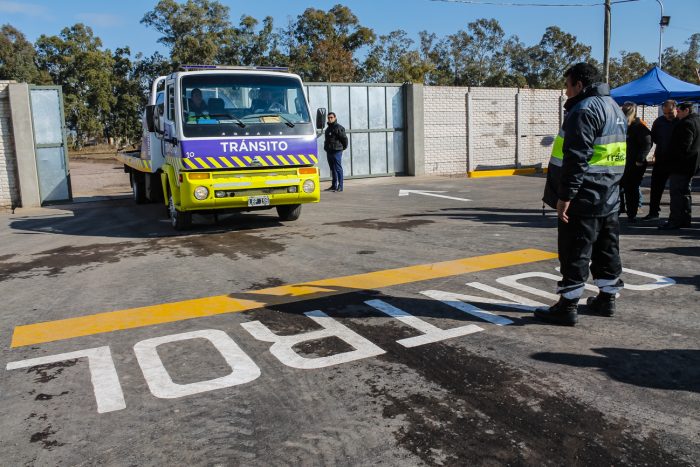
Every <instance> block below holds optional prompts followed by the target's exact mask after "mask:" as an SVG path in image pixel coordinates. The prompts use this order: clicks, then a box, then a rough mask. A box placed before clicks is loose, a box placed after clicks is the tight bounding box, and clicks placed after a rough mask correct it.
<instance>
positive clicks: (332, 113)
mask: <svg viewBox="0 0 700 467" xmlns="http://www.w3.org/2000/svg"><path fill="white" fill-rule="evenodd" d="M331 115H333V116H334V117H335V118H338V117H337V116H336V114H335V112H328V116H329V117H330V116H331Z"/></svg>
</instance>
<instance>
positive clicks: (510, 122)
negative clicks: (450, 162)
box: [469, 88, 518, 170]
mask: <svg viewBox="0 0 700 467" xmlns="http://www.w3.org/2000/svg"><path fill="white" fill-rule="evenodd" d="M470 92H471V103H472V108H471V109H470V115H469V118H470V120H471V132H472V134H471V135H469V138H470V140H471V144H470V149H471V151H472V154H469V156H470V157H471V158H472V161H471V168H472V170H487V169H496V168H503V167H512V166H513V165H514V164H515V151H516V146H517V139H516V127H515V124H516V96H517V94H518V89H517V88H471V89H470Z"/></svg>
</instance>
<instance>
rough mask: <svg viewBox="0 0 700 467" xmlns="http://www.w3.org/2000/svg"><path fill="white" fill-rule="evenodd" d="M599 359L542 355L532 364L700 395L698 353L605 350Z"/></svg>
mask: <svg viewBox="0 0 700 467" xmlns="http://www.w3.org/2000/svg"><path fill="white" fill-rule="evenodd" d="M592 350H593V351H594V352H595V353H597V354H598V355H597V356H596V355H579V354H573V353H557V352H541V353H536V354H533V355H532V358H533V359H535V360H539V361H543V362H549V363H556V364H559V365H568V366H575V367H580V368H598V369H599V370H600V371H603V372H605V373H606V374H607V375H608V376H609V377H610V378H612V379H614V380H616V381H620V382H622V383H626V384H633V385H635V386H641V387H645V388H653V389H666V390H675V391H690V392H700V350H696V349H661V350H638V349H622V348H614V347H606V348H599V349H592Z"/></svg>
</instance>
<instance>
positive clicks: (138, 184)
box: [129, 171, 146, 204]
mask: <svg viewBox="0 0 700 467" xmlns="http://www.w3.org/2000/svg"><path fill="white" fill-rule="evenodd" d="M129 180H130V181H131V190H132V191H133V193H134V201H135V202H136V204H144V203H145V202H146V180H145V177H144V176H143V174H142V173H141V172H134V171H132V172H130V173H129Z"/></svg>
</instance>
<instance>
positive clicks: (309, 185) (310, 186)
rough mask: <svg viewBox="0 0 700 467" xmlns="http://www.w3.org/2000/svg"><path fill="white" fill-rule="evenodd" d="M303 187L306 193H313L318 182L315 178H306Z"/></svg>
mask: <svg viewBox="0 0 700 467" xmlns="http://www.w3.org/2000/svg"><path fill="white" fill-rule="evenodd" d="M302 189H303V190H304V193H313V192H314V190H315V189H316V184H315V183H314V181H313V180H306V181H305V182H304V185H302Z"/></svg>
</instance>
